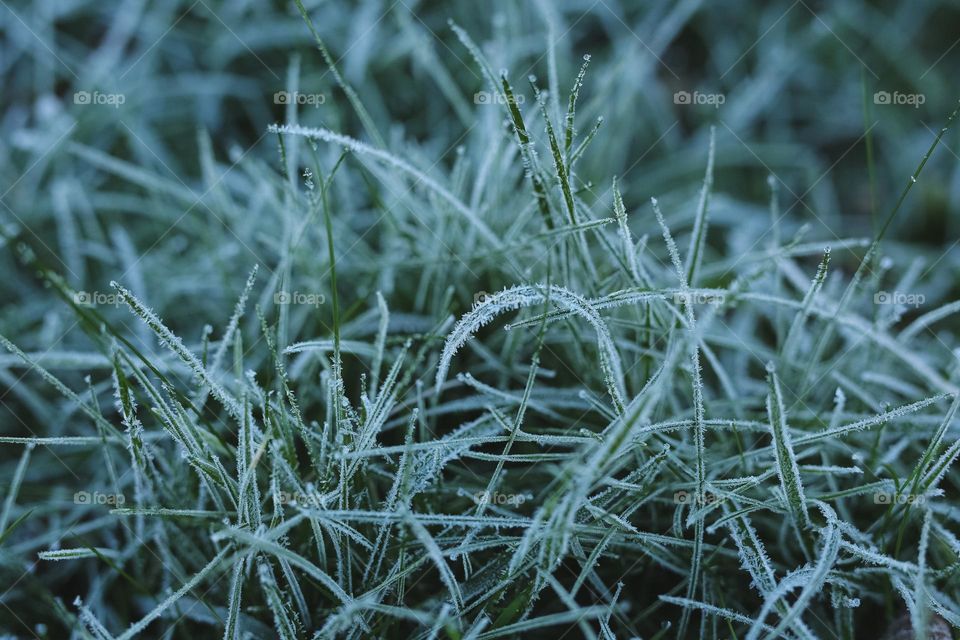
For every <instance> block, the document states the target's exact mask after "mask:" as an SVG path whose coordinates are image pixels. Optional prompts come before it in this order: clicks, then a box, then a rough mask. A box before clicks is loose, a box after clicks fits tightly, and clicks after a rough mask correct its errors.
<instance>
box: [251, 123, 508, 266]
mask: <svg viewBox="0 0 960 640" xmlns="http://www.w3.org/2000/svg"><path fill="white" fill-rule="evenodd" d="M268 131H269V132H270V133H278V134H288V135H295V136H304V137H307V138H313V139H317V140H323V141H324V142H331V143H333V144H338V145H340V146H343V147H346V148H348V149H350V150H351V151H353V152H354V153H358V154H362V155H367V156H370V157H371V158H375V159H377V160H379V161H381V162H383V163H385V164H388V165H390V166H392V167H394V168H396V169H399V170H400V171H402V172H404V173H406V174H407V175H409V176H410V177H412V178H413V179H414V181H415V184H416V183H422V184H423V185H424V186H425V187H426V188H428V189H429V190H430V191H432V192H434V193H435V194H437V195H438V196H440V197H441V198H443V199H444V200H446V201H447V202H448V203H449V204H451V205H452V206H453V208H454V209H456V210H457V211H458V212H459V213H460V214H461V215H462V216H463V217H464V218H465V219H466V220H467V222H469V223H470V224H471V225H472V226H473V227H474V228H476V230H477V231H479V232H480V235H482V236H483V237H484V239H485V240H486V241H487V242H489V243H490V244H491V245H492V246H493V247H494V248H499V246H500V239H499V238H498V237H497V236H496V235H495V234H494V233H493V232H492V231H491V230H490V228H489V227H488V226H487V225H486V224H485V223H484V222H483V221H482V220H480V218H478V217H477V214H476V212H475V211H474V210H473V209H471V208H470V207H468V206H467V205H466V204H464V203H463V202H462V201H461V200H460V199H459V198H457V197H456V196H455V195H453V194H452V193H451V192H450V191H449V190H448V189H447V188H446V187H444V186H442V185H441V184H440V183H438V182H437V181H436V180H434V179H433V178H431V177H430V176H428V175H427V174H425V173H423V172H422V171H420V170H419V169H417V168H415V167H414V166H413V165H411V164H410V163H408V162H407V161H405V160H402V159H400V158H398V157H396V156H395V155H393V154H391V153H389V152H387V151H384V150H382V149H377V148H376V147H371V146H370V145H368V144H365V143H363V142H360V141H359V140H355V139H353V138H351V137H349V136H345V135H342V134H339V133H335V132H333V131H330V130H329V129H324V128H321V127H303V126H300V125H276V124H272V125H270V126H269V127H268Z"/></svg>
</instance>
